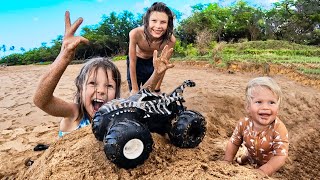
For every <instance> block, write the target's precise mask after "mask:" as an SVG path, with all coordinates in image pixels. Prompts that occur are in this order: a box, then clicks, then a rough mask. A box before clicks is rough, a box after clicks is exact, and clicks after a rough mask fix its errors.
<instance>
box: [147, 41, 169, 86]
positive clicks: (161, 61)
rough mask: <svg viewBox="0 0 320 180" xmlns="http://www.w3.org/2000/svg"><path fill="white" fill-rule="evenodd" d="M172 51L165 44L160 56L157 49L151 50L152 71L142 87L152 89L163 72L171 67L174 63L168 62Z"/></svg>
mask: <svg viewBox="0 0 320 180" xmlns="http://www.w3.org/2000/svg"><path fill="white" fill-rule="evenodd" d="M172 52H173V48H168V46H167V45H166V46H165V47H164V48H163V50H162V52H161V55H160V57H158V51H157V50H154V51H153V66H154V71H153V73H152V75H151V77H150V78H149V79H148V81H147V82H146V83H145V84H144V85H143V88H146V87H148V88H149V89H150V90H151V91H154V89H155V87H156V85H157V83H158V82H159V81H160V80H161V79H162V78H163V75H164V74H165V72H166V71H167V70H168V69H170V68H172V67H173V66H174V65H173V64H171V63H170V62H169V59H170V58H171V55H172Z"/></svg>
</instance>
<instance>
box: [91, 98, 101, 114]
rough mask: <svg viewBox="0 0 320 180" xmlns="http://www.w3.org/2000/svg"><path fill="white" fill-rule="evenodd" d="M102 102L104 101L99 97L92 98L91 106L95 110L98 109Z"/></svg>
mask: <svg viewBox="0 0 320 180" xmlns="http://www.w3.org/2000/svg"><path fill="white" fill-rule="evenodd" d="M103 104H104V101H103V100H101V99H94V100H92V106H93V109H94V110H95V111H98V110H99V108H100V107H101V106H102V105H103Z"/></svg>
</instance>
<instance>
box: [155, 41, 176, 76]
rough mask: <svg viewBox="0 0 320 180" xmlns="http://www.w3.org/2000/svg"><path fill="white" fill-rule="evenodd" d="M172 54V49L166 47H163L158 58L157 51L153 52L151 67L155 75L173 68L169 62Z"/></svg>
mask: <svg viewBox="0 0 320 180" xmlns="http://www.w3.org/2000/svg"><path fill="white" fill-rule="evenodd" d="M172 52H173V48H170V49H168V45H166V46H164V48H163V50H162V52H161V54H160V57H158V51H157V50H154V52H153V67H154V71H155V72H156V73H157V74H162V73H165V71H166V70H167V69H170V68H173V67H174V65H173V64H171V63H170V62H169V59H170V58H171V55H172Z"/></svg>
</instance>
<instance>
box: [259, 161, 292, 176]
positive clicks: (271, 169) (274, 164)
mask: <svg viewBox="0 0 320 180" xmlns="http://www.w3.org/2000/svg"><path fill="white" fill-rule="evenodd" d="M286 159H287V156H273V157H272V158H271V159H270V160H269V161H268V162H267V163H266V164H264V165H262V166H261V167H260V168H259V169H258V172H259V173H260V174H263V175H264V174H266V175H268V176H271V175H272V174H273V173H275V172H276V171H278V170H279V169H280V168H281V167H282V166H283V165H284V164H285V162H286Z"/></svg>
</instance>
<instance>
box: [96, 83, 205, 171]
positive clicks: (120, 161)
mask: <svg viewBox="0 0 320 180" xmlns="http://www.w3.org/2000/svg"><path fill="white" fill-rule="evenodd" d="M186 86H188V87H193V86H195V83H194V82H193V81H191V80H187V81H184V83H183V84H182V85H181V86H179V87H178V88H176V89H175V90H174V91H173V92H172V93H171V94H170V95H166V94H165V93H163V94H162V95H157V94H154V93H152V92H150V91H149V90H148V89H141V90H140V91H139V93H137V94H135V95H133V96H130V97H129V98H127V99H115V100H112V101H109V102H107V103H106V104H104V105H103V106H101V107H100V108H99V110H98V111H97V112H96V114H95V116H94V118H93V123H92V131H93V133H94V135H95V137H96V138H97V139H98V140H99V141H103V143H104V152H105V154H106V156H107V158H108V159H109V160H111V161H112V162H113V163H115V164H116V165H117V166H119V167H121V168H126V169H129V168H134V167H136V166H137V165H140V164H142V163H143V162H144V161H145V160H146V159H147V158H148V157H149V154H150V152H151V151H152V146H153V140H152V137H151V133H150V132H156V133H159V134H161V135H165V134H166V133H167V134H168V136H169V138H170V141H171V143H172V144H174V145H175V146H177V147H182V148H193V147H196V146H198V145H199V143H200V142H201V141H202V139H203V138H204V136H205V133H206V121H205V119H204V117H203V116H202V115H201V114H200V113H198V112H196V111H191V110H187V109H186V107H185V106H183V102H184V99H183V96H182V94H183V90H184V88H185V87H186Z"/></svg>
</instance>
